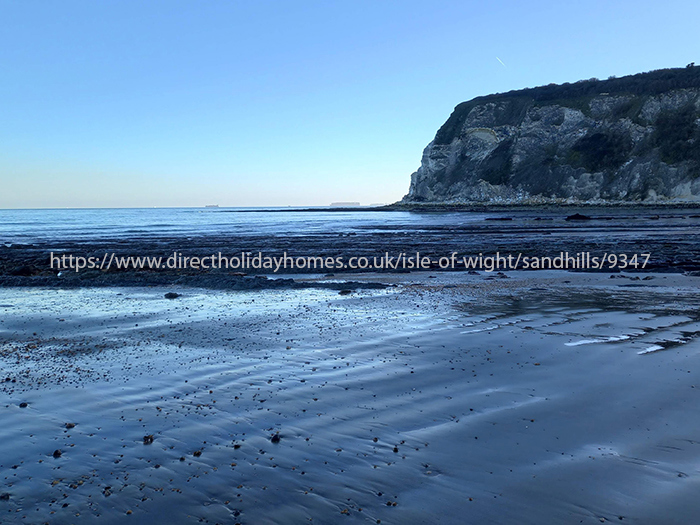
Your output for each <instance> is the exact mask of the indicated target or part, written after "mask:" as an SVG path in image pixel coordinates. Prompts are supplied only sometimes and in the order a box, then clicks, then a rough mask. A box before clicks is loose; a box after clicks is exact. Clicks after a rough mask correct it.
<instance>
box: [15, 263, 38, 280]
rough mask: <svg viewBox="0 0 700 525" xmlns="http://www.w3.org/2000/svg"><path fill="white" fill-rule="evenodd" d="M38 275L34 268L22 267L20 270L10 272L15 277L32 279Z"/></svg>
mask: <svg viewBox="0 0 700 525" xmlns="http://www.w3.org/2000/svg"><path fill="white" fill-rule="evenodd" d="M35 273H36V270H35V268H33V267H32V266H26V265H25V266H20V267H19V268H15V269H14V270H12V271H11V272H10V275H14V276H15V277H31V276H32V275H34V274H35Z"/></svg>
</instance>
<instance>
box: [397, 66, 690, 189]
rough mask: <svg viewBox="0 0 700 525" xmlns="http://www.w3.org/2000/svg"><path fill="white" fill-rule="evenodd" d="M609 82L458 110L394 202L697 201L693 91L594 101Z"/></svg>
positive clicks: (483, 101)
mask: <svg viewBox="0 0 700 525" xmlns="http://www.w3.org/2000/svg"><path fill="white" fill-rule="evenodd" d="M693 69H695V70H698V69H700V68H693ZM671 71H674V70H671ZM683 74H686V75H687V74H688V73H685V72H683ZM636 77H637V76H635V77H625V78H636ZM588 82H593V81H588ZM609 82H613V83H614V82H617V84H611V87H615V86H618V87H619V89H618V90H620V91H622V90H623V88H622V87H624V85H625V84H624V79H617V80H615V81H610V80H609V81H605V82H597V84H596V85H597V86H599V87H598V88H595V87H589V88H588V91H589V92H590V91H591V90H593V91H598V92H597V93H594V94H592V95H585V96H581V97H574V98H571V97H570V98H566V99H559V100H556V99H555V100H547V98H550V99H552V98H556V97H557V96H558V95H559V94H561V93H558V92H557V91H556V89H558V88H560V87H561V86H557V87H553V88H549V89H550V92H549V93H550V94H549V95H547V96H540V97H539V99H538V97H537V93H538V92H537V90H538V89H541V90H545V89H547V88H536V89H535V90H524V91H522V92H511V93H509V94H506V95H503V96H499V95H491V96H489V97H482V98H480V99H474V100H473V101H470V102H466V103H463V104H460V105H459V106H457V108H455V112H454V113H453V114H452V116H451V117H450V119H449V120H448V121H447V122H446V123H445V125H444V126H443V127H442V128H441V129H440V131H439V132H438V134H437V135H436V137H435V140H433V142H431V143H430V144H429V145H428V146H427V147H426V148H425V150H424V152H423V158H422V162H421V166H420V168H419V169H418V171H416V172H415V173H414V174H413V175H412V176H411V186H410V190H409V193H408V195H406V197H404V202H444V203H459V202H465V203H470V202H478V203H484V202H486V203H538V202H583V201H593V202H605V201H607V202H616V201H640V202H641V201H646V202H659V201H668V200H677V201H700V88H698V87H692V88H681V89H670V90H667V91H664V92H660V93H658V92H657V93H643V92H642V93H641V94H640V93H639V89H637V93H634V92H632V93H624V92H622V93H606V92H601V91H602V90H603V89H605V87H606V83H609ZM686 84H687V83H686ZM567 86H569V88H568V89H569V91H573V90H574V89H581V88H577V87H576V85H575V84H571V85H567ZM620 86H622V87H620ZM657 88H658V86H657ZM562 89H563V88H562ZM656 91H658V89H657V90H656ZM533 93H534V95H535V96H534V97H533ZM564 94H566V93H564Z"/></svg>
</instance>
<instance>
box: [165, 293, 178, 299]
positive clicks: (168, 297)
mask: <svg viewBox="0 0 700 525" xmlns="http://www.w3.org/2000/svg"><path fill="white" fill-rule="evenodd" d="M164 297H165V298H166V299H177V298H178V297H180V294H179V293H175V292H168V293H166V294H165V296H164Z"/></svg>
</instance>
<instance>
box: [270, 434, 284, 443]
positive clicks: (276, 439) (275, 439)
mask: <svg viewBox="0 0 700 525" xmlns="http://www.w3.org/2000/svg"><path fill="white" fill-rule="evenodd" d="M280 439H281V436H280V433H279V432H275V433H274V434H272V436H270V442H271V443H279V442H280Z"/></svg>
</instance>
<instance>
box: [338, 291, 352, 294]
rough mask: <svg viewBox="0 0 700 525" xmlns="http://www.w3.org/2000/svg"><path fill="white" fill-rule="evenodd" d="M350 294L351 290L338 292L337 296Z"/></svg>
mask: <svg viewBox="0 0 700 525" xmlns="http://www.w3.org/2000/svg"><path fill="white" fill-rule="evenodd" d="M351 293H352V290H340V291H339V292H338V295H350V294H351Z"/></svg>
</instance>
